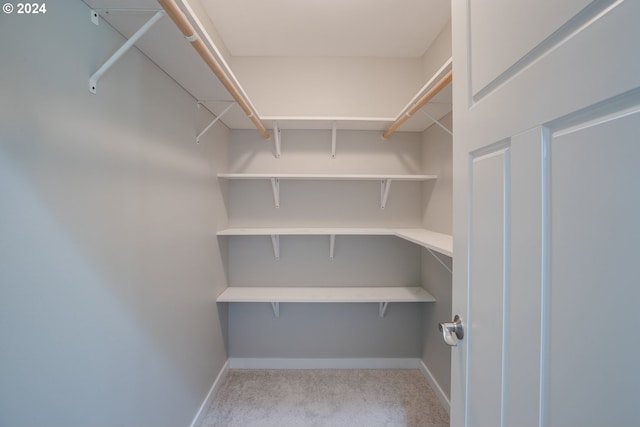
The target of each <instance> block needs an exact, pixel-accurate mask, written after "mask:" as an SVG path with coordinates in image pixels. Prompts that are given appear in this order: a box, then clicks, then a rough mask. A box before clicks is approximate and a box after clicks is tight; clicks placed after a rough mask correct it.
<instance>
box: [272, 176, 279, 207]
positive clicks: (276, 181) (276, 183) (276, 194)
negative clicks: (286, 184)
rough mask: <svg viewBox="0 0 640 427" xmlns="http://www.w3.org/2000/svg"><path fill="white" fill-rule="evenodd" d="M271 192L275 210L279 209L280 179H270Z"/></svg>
mask: <svg viewBox="0 0 640 427" xmlns="http://www.w3.org/2000/svg"><path fill="white" fill-rule="evenodd" d="M271 190H272V191H273V203H274V204H275V206H276V209H278V208H280V179H279V178H271Z"/></svg>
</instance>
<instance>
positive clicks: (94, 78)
mask: <svg viewBox="0 0 640 427" xmlns="http://www.w3.org/2000/svg"><path fill="white" fill-rule="evenodd" d="M164 15H165V12H164V11H163V10H159V11H157V12H156V13H155V14H154V15H153V16H152V17H151V19H149V20H148V21H147V22H145V24H144V25H143V26H142V27H140V29H139V30H138V31H136V33H135V34H134V35H132V36H131V38H130V39H129V40H127V41H126V42H125V43H124V44H123V45H122V46H120V48H119V49H118V50H116V51H115V53H114V54H113V55H111V58H109V59H107V61H106V62H105V63H104V64H102V66H101V67H100V68H98V70H97V71H96V72H95V73H93V74H92V75H91V77H89V91H90V92H91V93H96V88H97V85H98V80H100V78H101V77H102V75H103V74H104V73H106V72H107V70H109V68H111V67H112V66H113V64H115V63H116V62H117V61H118V59H120V58H121V57H122V55H124V54H125V53H126V52H127V51H128V50H129V49H130V48H131V47H132V46H133V45H134V44H135V43H136V42H137V41H138V40H139V39H140V37H142V36H143V35H144V34H145V33H146V32H147V31H149V29H150V28H151V27H152V26H153V24H155V23H156V22H158V21H159V20H160V18H162V17H163V16H164ZM91 16H92V18H91V19H92V20H94V16H95V11H94V12H92V15H91ZM95 19H96V20H97V17H96V18H95ZM95 22H96V21H94V23H95Z"/></svg>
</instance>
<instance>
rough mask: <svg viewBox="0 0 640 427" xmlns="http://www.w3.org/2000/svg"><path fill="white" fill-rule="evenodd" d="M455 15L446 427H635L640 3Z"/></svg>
mask: <svg viewBox="0 0 640 427" xmlns="http://www.w3.org/2000/svg"><path fill="white" fill-rule="evenodd" d="M452 16H453V60H454V68H453V70H454V71H453V73H454V88H453V91H454V116H453V117H454V127H455V130H454V134H455V136H454V252H455V265H454V267H455V269H454V280H453V281H454V290H453V293H454V295H453V313H454V314H459V315H460V317H461V318H462V321H463V327H464V338H463V339H462V340H461V341H460V342H459V343H458V346H457V347H453V350H452V396H451V425H452V426H453V427H462V426H465V427H499V426H500V427H507V426H509V427H533V426H539V427H607V426H611V427H613V426H615V427H632V426H640V331H639V329H640V88H639V87H640V0H618V1H612V0H607V1H589V0H562V1H558V0H517V1H514V0H452ZM443 320H445V319H443ZM446 320H449V319H446Z"/></svg>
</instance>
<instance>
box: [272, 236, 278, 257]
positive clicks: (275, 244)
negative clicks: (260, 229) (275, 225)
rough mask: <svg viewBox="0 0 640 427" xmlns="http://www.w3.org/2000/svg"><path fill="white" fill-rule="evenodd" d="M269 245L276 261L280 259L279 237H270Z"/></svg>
mask: <svg viewBox="0 0 640 427" xmlns="http://www.w3.org/2000/svg"><path fill="white" fill-rule="evenodd" d="M271 244H272V245H273V256H275V257H276V261H278V260H279V259H280V235H278V234H272V235H271Z"/></svg>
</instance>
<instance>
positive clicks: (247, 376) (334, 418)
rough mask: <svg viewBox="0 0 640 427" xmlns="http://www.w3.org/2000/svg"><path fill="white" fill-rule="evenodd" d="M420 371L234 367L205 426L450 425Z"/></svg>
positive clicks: (427, 426) (204, 422) (369, 426)
mask: <svg viewBox="0 0 640 427" xmlns="http://www.w3.org/2000/svg"><path fill="white" fill-rule="evenodd" d="M448 425H449V416H448V415H447V412H446V411H445V410H444V408H443V407H442V405H441V404H440V402H439V401H438V399H437V397H436V396H435V394H434V393H433V391H432V390H431V389H430V388H429V386H428V384H427V382H426V380H425V379H424V376H423V375H422V373H421V372H420V371H419V370H418V369H301V370H268V369H260V370H252V369H230V370H229V371H228V373H227V376H226V378H225V380H224V382H223V384H222V385H221V387H220V389H219V390H218V394H217V395H216V398H215V399H214V401H213V403H212V404H211V407H210V408H209V410H208V412H207V414H206V416H205V417H204V420H203V422H202V424H201V427H383V426H384V427H447V426H448Z"/></svg>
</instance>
